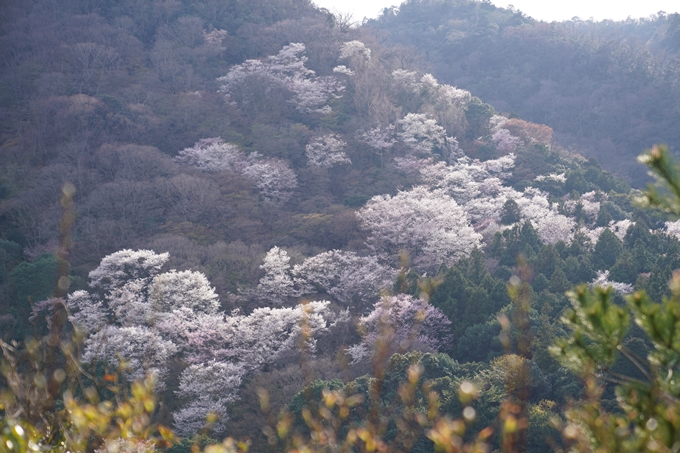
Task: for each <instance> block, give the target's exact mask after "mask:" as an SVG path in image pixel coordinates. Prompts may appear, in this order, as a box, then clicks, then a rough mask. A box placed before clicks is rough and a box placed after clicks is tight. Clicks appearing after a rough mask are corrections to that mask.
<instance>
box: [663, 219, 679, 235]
mask: <svg viewBox="0 0 680 453" xmlns="http://www.w3.org/2000/svg"><path fill="white" fill-rule="evenodd" d="M664 230H665V232H666V234H668V235H670V236H673V237H674V238H676V239H678V240H680V220H676V221H674V222H666V223H665V224H664Z"/></svg>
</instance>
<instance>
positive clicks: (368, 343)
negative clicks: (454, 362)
mask: <svg viewBox="0 0 680 453" xmlns="http://www.w3.org/2000/svg"><path fill="white" fill-rule="evenodd" d="M450 325H451V321H449V319H448V318H447V317H446V315H444V313H443V312H442V311H441V310H440V309H438V308H437V307H435V306H434V305H430V304H429V303H428V302H427V301H425V300H422V299H416V298H414V297H412V296H409V295H408V294H398V295H396V296H389V297H383V298H382V299H380V301H378V302H376V304H375V305H374V306H373V311H372V312H371V313H369V314H368V315H366V316H364V317H362V318H361V319H360V321H359V329H360V330H361V331H362V332H363V334H362V341H361V343H359V344H357V345H354V346H352V347H350V348H349V349H348V351H347V352H348V353H349V355H350V356H351V357H352V359H353V361H354V362H359V361H361V360H362V359H364V358H367V357H370V356H372V355H373V354H375V353H376V352H377V351H376V350H379V349H381V348H382V349H385V350H392V351H391V352H394V350H395V349H396V350H401V351H405V350H409V349H413V348H415V349H418V348H425V349H429V350H434V351H438V350H439V349H440V348H443V347H445V346H447V344H448V343H449V342H450V340H451V335H450V331H449V326H450Z"/></svg>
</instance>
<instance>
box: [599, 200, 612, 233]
mask: <svg viewBox="0 0 680 453" xmlns="http://www.w3.org/2000/svg"><path fill="white" fill-rule="evenodd" d="M612 220H614V218H613V217H612V215H611V214H610V213H609V211H608V210H607V208H605V206H604V204H601V205H600V210H599V211H598V212H597V220H596V221H595V226H597V227H606V226H607V225H609V222H611V221H612Z"/></svg>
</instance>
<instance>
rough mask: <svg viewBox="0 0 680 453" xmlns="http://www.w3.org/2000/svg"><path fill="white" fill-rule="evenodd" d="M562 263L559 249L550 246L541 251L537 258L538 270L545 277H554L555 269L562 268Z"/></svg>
mask: <svg viewBox="0 0 680 453" xmlns="http://www.w3.org/2000/svg"><path fill="white" fill-rule="evenodd" d="M561 261H562V260H561V258H560V255H559V253H558V252H557V249H556V248H555V247H554V246H552V245H550V244H548V245H546V246H544V247H543V248H542V249H541V253H539V254H538V257H537V258H536V269H537V270H538V272H541V273H543V274H545V275H552V274H553V272H555V269H557V268H558V267H561V264H562V263H561Z"/></svg>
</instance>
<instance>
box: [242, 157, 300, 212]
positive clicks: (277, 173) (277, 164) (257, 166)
mask: <svg viewBox="0 0 680 453" xmlns="http://www.w3.org/2000/svg"><path fill="white" fill-rule="evenodd" d="M253 154H254V153H253ZM241 174H242V175H243V176H245V177H247V178H248V179H250V180H251V181H252V183H253V185H254V186H255V188H257V190H259V192H260V194H262V196H263V197H264V199H265V200H267V201H273V202H285V201H287V200H288V199H289V198H290V197H291V195H292V192H293V190H294V189H295V188H296V187H297V175H296V174H295V171H293V169H292V168H290V165H289V164H288V162H286V161H285V160H281V159H251V162H250V164H249V165H248V166H247V167H245V168H244V169H243V170H242V171H241Z"/></svg>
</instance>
